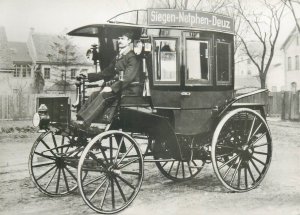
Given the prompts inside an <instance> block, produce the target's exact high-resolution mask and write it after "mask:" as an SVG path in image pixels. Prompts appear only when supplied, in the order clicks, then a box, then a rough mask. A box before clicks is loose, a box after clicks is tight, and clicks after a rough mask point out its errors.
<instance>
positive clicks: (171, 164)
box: [153, 142, 205, 181]
mask: <svg viewBox="0 0 300 215" xmlns="http://www.w3.org/2000/svg"><path fill="white" fill-rule="evenodd" d="M155 144H159V142H158V143H155ZM159 150H160V151H159V152H156V151H153V154H154V155H153V157H154V159H155V160H161V161H156V162H155V164H156V166H157V168H158V169H159V171H160V172H161V173H162V174H163V175H164V176H165V177H166V178H168V179H171V180H172V181H187V180H190V179H192V178H194V177H195V176H196V175H198V174H199V173H200V172H201V170H202V169H203V167H204V165H205V161H203V160H196V159H193V152H192V150H191V158H190V159H188V160H184V161H178V160H173V159H172V156H171V154H170V152H169V151H168V149H167V147H166V146H165V144H164V143H161V144H160V145H159ZM168 160H170V161H168Z"/></svg>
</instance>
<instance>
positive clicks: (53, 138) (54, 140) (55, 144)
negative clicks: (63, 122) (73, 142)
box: [51, 133, 59, 153]
mask: <svg viewBox="0 0 300 215" xmlns="http://www.w3.org/2000/svg"><path fill="white" fill-rule="evenodd" d="M51 136H52V140H53V144H54V147H55V150H56V152H57V153H59V152H58V148H57V143H56V139H55V136H54V134H53V133H51Z"/></svg>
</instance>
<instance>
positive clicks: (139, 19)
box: [107, 9, 148, 25]
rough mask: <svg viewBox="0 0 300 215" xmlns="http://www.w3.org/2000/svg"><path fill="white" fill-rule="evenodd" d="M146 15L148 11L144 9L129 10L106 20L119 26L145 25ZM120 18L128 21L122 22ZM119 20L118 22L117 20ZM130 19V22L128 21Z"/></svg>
mask: <svg viewBox="0 0 300 215" xmlns="http://www.w3.org/2000/svg"><path fill="white" fill-rule="evenodd" d="M147 15H148V11H147V10H145V9H139V10H130V11H126V12H123V13H119V14H118V15H116V16H114V17H112V18H110V19H109V20H107V22H108V23H116V24H118V23H120V24H131V25H147ZM122 18H123V19H124V18H125V19H126V18H127V19H128V18H129V21H128V20H124V21H122ZM118 19H120V20H118ZM130 19H132V21H130Z"/></svg>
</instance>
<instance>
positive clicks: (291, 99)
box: [0, 91, 300, 120]
mask: <svg viewBox="0 0 300 215" xmlns="http://www.w3.org/2000/svg"><path fill="white" fill-rule="evenodd" d="M44 96H47V97H60V96H69V97H70V102H71V104H72V103H74V102H75V94H4V95H0V120H20V119H31V118H32V116H33V114H34V113H35V111H36V101H37V98H38V97H44ZM239 102H250V103H263V104H265V105H266V112H267V114H268V116H281V118H282V119H285V120H300V91H297V92H295V93H293V92H288V91H286V92H269V93H261V94H256V95H253V96H250V97H247V98H243V99H242V100H241V101H239Z"/></svg>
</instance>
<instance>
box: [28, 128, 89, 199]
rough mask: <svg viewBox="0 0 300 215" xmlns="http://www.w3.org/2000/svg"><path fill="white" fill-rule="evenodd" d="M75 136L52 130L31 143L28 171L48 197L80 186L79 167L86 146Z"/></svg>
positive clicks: (59, 194) (68, 191)
mask: <svg viewBox="0 0 300 215" xmlns="http://www.w3.org/2000/svg"><path fill="white" fill-rule="evenodd" d="M74 141H75V140H74V139H72V138H71V137H67V136H62V135H57V134H55V133H54V132H52V131H48V132H46V133H43V134H41V135H40V136H39V137H38V138H37V140H36V141H35V143H34V144H33V146H32V149H31V153H30V156H29V162H28V165H29V172H30V176H31V179H32V181H33V182H34V184H35V185H36V186H37V188H38V189H39V190H40V191H41V192H42V193H44V194H46V195H48V196H63V195H67V194H68V193H70V192H71V191H73V190H75V189H76V188H77V176H76V169H77V164H78V160H79V157H80V154H81V152H82V150H83V148H80V147H75V146H74Z"/></svg>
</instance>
